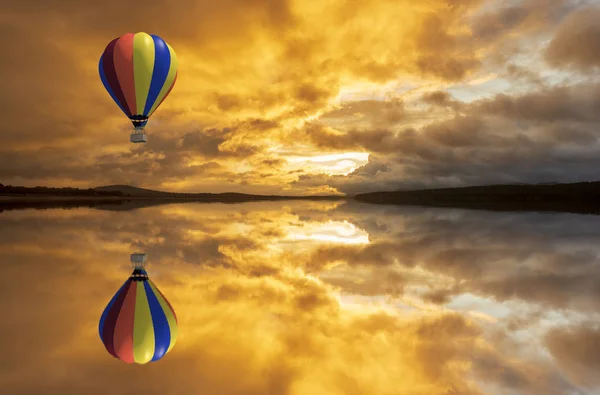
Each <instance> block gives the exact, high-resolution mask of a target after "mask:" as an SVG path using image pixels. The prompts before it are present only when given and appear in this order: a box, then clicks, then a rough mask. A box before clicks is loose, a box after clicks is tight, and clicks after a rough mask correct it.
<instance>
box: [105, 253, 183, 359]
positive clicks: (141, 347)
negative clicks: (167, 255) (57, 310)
mask: <svg viewBox="0 0 600 395" xmlns="http://www.w3.org/2000/svg"><path fill="white" fill-rule="evenodd" d="M131 262H132V264H133V266H134V269H133V273H132V274H131V276H130V277H129V279H128V280H127V281H125V283H124V284H123V285H122V286H121V288H120V289H119V290H118V291H117V293H116V294H115V296H113V298H112V299H111V301H110V302H109V303H108V305H107V306H106V308H105V309H104V312H103V313H102V316H101V318H100V324H99V326H98V330H99V333H100V339H101V340H102V343H104V347H106V350H107V351H108V352H109V353H110V354H111V355H113V356H114V357H115V358H118V359H120V360H122V361H124V362H127V363H138V364H145V363H148V362H154V361H158V360H159V359H161V358H162V357H164V356H165V354H167V353H168V352H169V351H171V349H172V348H173V346H174V345H175V341H176V340H177V316H176V315H175V311H174V310H173V307H172V306H171V304H170V303H169V302H168V301H167V299H166V298H165V297H164V295H163V294H162V293H161V292H160V291H159V290H158V288H157V287H156V285H154V283H153V282H152V281H151V280H150V279H149V278H148V273H147V272H146V270H145V268H144V267H145V264H146V254H132V255H131Z"/></svg>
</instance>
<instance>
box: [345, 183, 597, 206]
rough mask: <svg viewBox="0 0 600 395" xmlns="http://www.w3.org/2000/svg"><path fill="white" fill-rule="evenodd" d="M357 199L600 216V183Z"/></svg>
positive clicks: (429, 191) (414, 192)
mask: <svg viewBox="0 0 600 395" xmlns="http://www.w3.org/2000/svg"><path fill="white" fill-rule="evenodd" d="M354 199H356V200H358V201H361V202H367V203H376V204H395V205H415V206H433V207H457V208H469V209H484V210H501V211H521V210H525V211H568V212H577V213H590V214H600V181H593V182H576V183H565V184H558V183H556V184H552V183H545V184H503V185H483V186H470V187H457V188H435V189H421V190H408V191H392V192H372V193H363V194H358V195H355V196H354Z"/></svg>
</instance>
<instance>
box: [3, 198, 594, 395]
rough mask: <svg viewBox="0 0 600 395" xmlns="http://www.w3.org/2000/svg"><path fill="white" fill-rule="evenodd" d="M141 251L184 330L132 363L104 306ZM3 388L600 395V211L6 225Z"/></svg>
mask: <svg viewBox="0 0 600 395" xmlns="http://www.w3.org/2000/svg"><path fill="white" fill-rule="evenodd" d="M133 252H146V253H147V254H148V272H149V274H150V276H151V278H152V279H153V280H154V282H155V283H156V284H157V286H158V287H159V288H160V289H161V290H162V292H163V293H164V294H165V296H166V297H167V298H168V299H169V300H170V302H171V304H172V305H173V307H174V308H175V310H176V312H177V314H178V319H179V338H178V340H177V344H176V346H175V348H174V349H173V350H172V351H171V352H170V353H169V354H168V355H167V356H166V357H165V358H164V359H162V360H161V361H159V362H156V363H151V364H148V365H143V366H142V365H127V364H125V363H122V362H120V361H118V360H116V359H114V358H113V357H111V356H110V355H109V354H108V353H107V352H106V350H105V349H104V347H103V345H102V343H101V342H100V339H99V337H98V332H97V327H98V320H99V317H100V314H101V313H102V311H103V309H104V307H105V305H106V303H107V302H108V301H109V300H110V298H111V297H112V295H113V294H114V293H115V292H116V290H117V289H118V288H119V286H120V285H121V284H122V283H123V282H124V281H125V280H126V279H127V277H128V276H129V274H130V270H131V269H130V264H129V254H130V253H133ZM0 257H1V261H0V308H1V310H2V320H0V350H2V352H1V353H0V393H3V394H14V395H18V394H38V393H43V394H47V395H51V394H61V395H69V394H78V395H79V394H86V395H87V394H89V395H96V394H98V395H100V394H102V395H104V394H107V393H109V394H111V395H129V394H144V395H149V394H161V395H168V394H191V395H194V394H206V395H212V394H215V395H217V394H222V395H229V394H232V395H233V394H236V395H238V394H239V395H241V394H243V395H254V394H256V395H258V394H273V395H276V394H277V395H278V394H290V395H321V394H323V395H325V394H327V395H329V394H349V395H352V394H357V395H365V394H369V395H371V394H372V395H379V394H381V395H392V394H394V395H395V394H399V395H412V394H415V395H417V394H418V395H421V394H422V395H436V394H468V395H470V394H536V395H537V394H549V395H553V394H594V393H600V392H598V391H596V389H598V388H599V386H600V374H598V372H599V371H600V329H599V326H598V324H599V323H600V320H599V318H600V315H599V313H600V304H599V301H600V258H599V257H600V216H592V215H576V214H556V213H523V212H519V213H507V212H486V211H469V210H460V209H435V208H418V207H394V206H376V205H369V204H360V203H356V202H311V201H289V202H262V203H244V204H180V205H163V206H156V207H146V208H141V209H137V210H131V211H112V210H98V209H91V208H81V209H70V210H61V209H49V210H26V211H6V212H3V213H1V214H0Z"/></svg>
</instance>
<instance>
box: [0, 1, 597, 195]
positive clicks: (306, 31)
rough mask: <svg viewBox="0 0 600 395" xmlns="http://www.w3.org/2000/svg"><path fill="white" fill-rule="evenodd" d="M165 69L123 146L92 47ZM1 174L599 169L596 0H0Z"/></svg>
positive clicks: (347, 183)
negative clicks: (135, 38) (160, 56)
mask: <svg viewBox="0 0 600 395" xmlns="http://www.w3.org/2000/svg"><path fill="white" fill-rule="evenodd" d="M141 31H143V32H147V33H151V34H157V35H159V36H160V37H162V38H163V39H164V40H165V41H166V42H168V43H169V44H170V45H171V46H172V47H173V49H174V50H175V52H176V53H177V56H178V59H179V74H178V79H177V82H176V84H175V86H174V88H173V90H172V91H171V93H170V95H169V96H168V98H167V100H165V102H164V103H163V104H162V105H161V106H160V108H159V109H158V110H157V111H156V112H155V113H154V114H153V116H152V117H151V119H150V122H149V123H148V127H147V134H148V143H146V144H143V145H141V144H135V145H134V144H131V143H130V142H129V136H128V134H129V133H130V128H131V124H130V122H129V121H128V120H127V118H126V117H125V115H124V114H123V113H122V112H121V111H120V110H119V109H118V107H117V105H116V104H115V103H114V102H113V101H112V99H111V98H110V96H109V94H108V93H107V92H106V91H105V90H104V87H103V86H102V83H101V81H100V78H99V75H98V60H99V58H100V56H101V54H102V52H103V51H104V48H105V47H106V45H107V44H108V43H109V42H110V41H111V40H113V39H114V38H116V37H119V36H121V35H123V34H125V33H128V32H133V33H135V32H141ZM0 32H1V33H2V37H9V39H6V40H2V42H1V43H0V53H2V60H0V76H1V78H0V92H1V95H0V117H1V119H2V124H1V126H0V158H2V160H1V161H0V182H2V183H4V184H12V185H27V186H36V185H46V186H75V187H81V188H88V187H94V186H99V185H107V184H131V185H136V186H140V187H147V188H155V189H161V190H169V191H182V192H194V191H197V192H226V191H234V192H245V193H257V194H267V193H278V194H290V195H298V194H301V195H304V194H324V193H333V194H355V193H359V192H369V191H377V190H395V189H404V188H423V187H434V186H460V185H479V184H489V183H514V182H535V183H537V182H571V181H592V180H596V179H598V176H597V169H598V167H599V166H600V143H599V141H598V130H597V125H598V121H599V120H600V80H599V77H598V73H597V71H598V67H599V66H600V51H598V45H600V1H597V0H512V1H498V0H496V1H491V0H423V1H410V0H361V1H358V0H355V1H353V0H323V1H304V0H302V1H300V0H223V1H219V2H214V1H209V0H181V1H177V2H174V1H168V0H156V1H153V2H151V3H149V2H147V1H142V0H104V1H85V2H84V1H77V0H46V1H21V0H2V7H1V11H0Z"/></svg>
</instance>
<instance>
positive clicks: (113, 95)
mask: <svg viewBox="0 0 600 395" xmlns="http://www.w3.org/2000/svg"><path fill="white" fill-rule="evenodd" d="M103 58H104V55H102V56H101V57H100V63H99V64H98V70H99V71H100V79H101V80H102V84H103V85H104V87H105V88H106V90H107V91H108V94H109V95H110V97H112V99H113V100H114V101H115V103H117V106H119V108H120V109H121V111H123V112H124V113H125V114H127V111H125V108H124V107H123V106H122V105H121V103H119V99H117V96H115V93H114V92H113V90H112V88H111V87H110V84H109V83H108V80H107V79H106V74H105V73H104V67H103V66H102V60H103Z"/></svg>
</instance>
